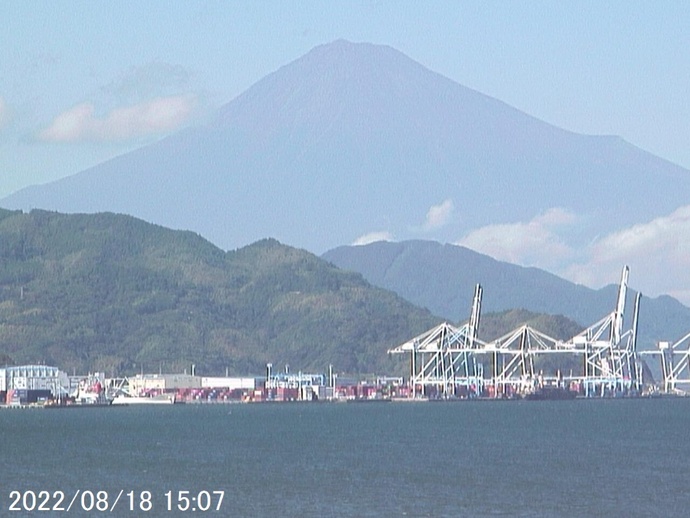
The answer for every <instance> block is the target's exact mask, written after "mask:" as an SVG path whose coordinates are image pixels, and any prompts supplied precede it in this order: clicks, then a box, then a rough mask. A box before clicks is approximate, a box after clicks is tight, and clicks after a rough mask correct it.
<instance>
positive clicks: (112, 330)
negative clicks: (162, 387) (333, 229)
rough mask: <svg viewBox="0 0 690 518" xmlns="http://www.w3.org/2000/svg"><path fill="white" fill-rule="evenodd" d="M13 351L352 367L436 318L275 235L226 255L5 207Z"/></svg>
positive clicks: (146, 360)
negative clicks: (295, 247) (7, 211)
mask: <svg viewBox="0 0 690 518" xmlns="http://www.w3.org/2000/svg"><path fill="white" fill-rule="evenodd" d="M3 216H5V217H3V218H2V219H0V260H1V261H2V263H1V266H0V354H6V355H7V356H8V357H9V358H11V359H12V360H13V361H15V362H46V363H53V364H57V365H60V366H62V367H63V368H66V369H68V370H70V371H71V370H77V371H81V370H87V369H98V370H101V369H102V370H105V371H106V372H107V373H113V374H116V373H126V372H131V371H136V370H139V369H141V368H144V369H146V370H158V369H159V368H162V369H164V370H167V371H178V370H182V369H184V368H188V367H189V365H190V364H192V363H194V364H196V365H197V370H198V371H199V372H203V371H206V372H216V373H218V372H225V370H226V369H227V370H228V371H230V372H234V373H242V374H247V373H252V372H253V373H258V372H262V371H263V368H264V365H265V363H266V362H268V361H270V362H274V363H275V364H276V365H280V364H283V363H287V364H291V365H293V366H294V367H295V368H303V369H318V370H324V369H325V368H326V367H327V365H328V364H329V363H332V364H333V365H335V366H336V368H338V369H339V370H343V371H349V372H363V371H375V370H380V369H382V368H386V369H388V368H389V367H391V365H390V363H389V362H390V361H389V360H388V358H387V357H386V355H385V351H386V350H387V349H388V348H389V347H390V346H391V345H393V344H395V343H397V342H399V341H403V340H404V339H406V338H407V337H408V336H410V335H411V334H414V333H417V332H419V331H421V330H423V329H424V328H425V327H426V326H430V325H432V324H433V323H434V322H436V321H437V319H435V318H433V317H432V316H431V315H430V314H429V313H428V312H426V311H423V310H420V309H418V308H415V307H414V306H412V305H411V304H409V303H407V302H405V301H403V300H402V299H400V298H399V297H397V296H395V295H393V294H391V293H389V292H386V291H384V290H380V289H377V288H373V287H371V286H370V285H368V284H367V283H366V282H365V281H364V280H363V279H362V277H361V276H359V275H357V274H351V273H345V272H342V271H340V270H338V269H337V268H335V267H334V266H332V265H330V264H329V263H327V262H325V261H323V260H321V259H319V258H317V257H316V256H314V255H312V254H310V253H308V252H306V251H303V250H297V249H294V248H291V247H287V246H284V245H281V244H280V243H278V242H277V241H274V240H263V241H260V242H258V243H256V244H254V245H251V246H248V247H245V248H242V249H240V250H237V251H232V252H227V253H226V252H223V251H222V250H220V249H218V248H217V247H215V246H213V245H212V244H210V243H209V242H207V241H205V240H204V239H202V238H201V237H199V236H198V235H196V234H193V233H190V232H180V231H172V230H168V229H165V228H162V227H158V226H155V225H150V224H148V223H145V222H143V221H140V220H137V219H135V218H132V217H128V216H122V215H115V214H96V215H62V214H57V213H52V212H45V211H32V212H31V213H29V214H21V213H11V214H5V213H3Z"/></svg>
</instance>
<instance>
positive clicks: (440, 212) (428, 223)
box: [422, 199, 454, 232]
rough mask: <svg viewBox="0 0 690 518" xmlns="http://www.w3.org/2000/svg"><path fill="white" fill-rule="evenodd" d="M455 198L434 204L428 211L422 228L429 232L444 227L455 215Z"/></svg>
mask: <svg viewBox="0 0 690 518" xmlns="http://www.w3.org/2000/svg"><path fill="white" fill-rule="evenodd" d="M453 209H454V207H453V200H451V199H447V200H445V201H443V202H442V203H440V204H439V205H432V206H431V207H430V208H429V210H428V211H427V213H426V218H425V220H424V224H423V225H422V230H424V231H425V232H429V231H431V230H436V229H438V228H441V227H443V226H444V225H446V224H447V223H448V221H450V217H451V216H452V215H453Z"/></svg>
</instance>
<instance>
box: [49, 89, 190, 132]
mask: <svg viewBox="0 0 690 518" xmlns="http://www.w3.org/2000/svg"><path fill="white" fill-rule="evenodd" d="M195 102H196V98H195V97H194V96H191V95H178V96H171V97H157V98H155V99H152V100H150V101H146V102H143V103H139V104H135V105H132V106H127V107H124V108H117V109H115V110H113V111H111V112H110V113H108V114H107V115H105V116H104V117H102V118H98V117H97V116H95V114H94V112H95V108H94V106H93V104H91V103H82V104H79V105H77V106H75V107H73V108H71V109H69V110H67V111H66V112H63V113H61V114H60V115H58V116H57V117H56V118H55V119H54V120H53V122H52V123H51V125H50V126H49V127H48V128H46V129H44V130H43V131H41V133H40V134H39V138H40V139H41V140H44V141H49V142H80V141H121V140H128V139H132V138H137V137H144V136H147V135H155V134H160V133H165V132H168V131H172V130H175V129H177V128H179V127H181V126H182V125H183V124H184V123H185V122H186V121H187V120H188V119H189V117H190V115H191V113H192V111H193V109H194V105H195Z"/></svg>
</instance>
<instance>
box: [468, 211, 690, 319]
mask: <svg viewBox="0 0 690 518" xmlns="http://www.w3.org/2000/svg"><path fill="white" fill-rule="evenodd" d="M576 222H577V218H576V216H575V215H574V214H572V213H571V212H569V211H566V210H563V209H558V208H556V209H550V210H548V211H547V212H545V213H543V214H541V215H539V216H537V217H535V218H533V219H532V220H531V221H528V222H517V223H507V224H501V225H489V226H486V227H482V228H479V229H477V230H474V231H472V232H470V233H469V234H467V235H466V236H465V237H464V238H462V239H461V240H460V241H459V242H458V243H457V244H459V245H463V246H466V247H468V248H471V249H473V250H476V251H478V252H480V253H484V254H487V255H490V256H491V257H494V258H496V259H499V260H502V261H508V262H510V263H513V264H519V265H522V266H536V267H538V268H543V269H545V270H547V271H550V272H552V273H554V274H556V275H559V276H561V277H563V278H566V279H568V280H570V281H572V282H577V283H580V284H583V285H585V286H589V287H591V288H601V287H602V286H605V285H607V284H615V283H617V282H618V280H619V278H620V272H621V268H622V267H623V266H624V265H628V266H630V286H631V287H632V288H633V289H635V290H639V291H641V292H642V293H644V294H645V295H649V296H651V297H656V296H658V295H661V294H668V295H671V296H673V297H676V298H677V299H678V300H680V301H681V302H683V303H684V304H686V305H690V273H688V272H690V205H687V206H684V207H680V208H679V209H677V210H676V211H674V212H673V213H671V214H669V215H667V216H663V217H659V218H655V219H654V220H652V221H649V222H647V223H641V224H637V225H633V226H631V227H629V228H625V229H622V230H619V231H616V232H613V233H611V234H608V235H606V236H604V237H602V238H599V239H597V240H596V241H594V242H592V243H590V244H589V245H587V246H583V247H574V246H572V245H571V244H569V243H568V242H567V240H566V238H565V237H564V236H565V234H566V232H567V231H568V230H569V226H571V225H572V224H574V223H576Z"/></svg>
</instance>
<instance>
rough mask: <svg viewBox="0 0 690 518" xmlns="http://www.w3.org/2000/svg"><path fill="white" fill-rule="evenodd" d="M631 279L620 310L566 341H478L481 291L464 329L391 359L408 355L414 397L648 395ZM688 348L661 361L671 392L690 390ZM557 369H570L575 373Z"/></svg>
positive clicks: (445, 331)
mask: <svg viewBox="0 0 690 518" xmlns="http://www.w3.org/2000/svg"><path fill="white" fill-rule="evenodd" d="M629 274H630V269H629V268H628V267H627V266H625V267H624V268H623V272H622V275H621V282H620V285H619V289H618V297H617V299H616V306H615V308H614V310H613V311H612V312H611V313H609V314H608V315H606V316H605V317H604V318H602V319H601V320H600V321H598V322H596V323H595V324H593V325H592V326H590V327H588V328H587V329H585V330H583V331H582V332H581V333H578V334H577V335H576V336H574V337H573V338H571V339H570V340H567V341H563V340H558V339H556V338H553V337H550V336H548V335H547V334H545V333H543V332H540V331H537V330H536V329H534V328H532V327H530V326H529V325H522V326H520V327H518V328H517V329H515V330H513V331H511V332H509V333H507V334H505V335H503V336H501V337H499V338H497V339H495V340H493V341H492V342H489V343H486V342H483V341H481V340H479V338H478V331H479V321H480V314H481V303H482V288H481V286H480V285H479V284H477V285H476V287H475V291H474V298H473V301H472V310H471V313H470V319H469V321H468V322H467V323H466V324H465V325H463V326H461V327H456V326H453V325H452V324H449V323H448V322H443V323H442V324H439V325H438V326H436V327H434V328H432V329H429V330H428V331H426V332H424V333H422V334H421V335H419V336H416V337H414V338H412V339H411V340H409V341H407V342H405V343H403V344H401V345H399V346H397V347H395V348H393V349H390V350H389V351H388V352H389V353H391V354H407V355H408V356H409V358H410V384H411V387H412V396H413V397H416V396H417V395H433V396H434V397H439V398H456V397H475V396H486V397H519V396H529V395H530V394H534V393H535V392H538V391H539V390H541V389H544V388H555V387H557V388H560V389H564V390H567V391H574V392H577V393H578V394H579V395H581V396H587V397H592V396H600V397H603V396H618V395H636V394H639V393H640V391H641V388H642V376H641V372H642V369H641V365H640V362H639V359H638V355H637V327H638V315H639V307H640V297H641V296H640V294H638V295H637V297H636V299H635V307H634V311H633V319H632V325H631V327H630V328H629V329H627V330H625V328H624V314H625V306H626V296H627V291H628V277H629ZM685 341H690V334H689V335H688V336H686V337H684V338H683V339H682V340H681V341H680V342H679V343H677V344H675V345H673V346H670V345H668V346H667V347H666V349H664V350H665V351H666V352H665V353H664V354H662V363H663V365H662V368H663V369H664V373H665V374H664V376H665V379H668V380H670V381H669V382H668V383H667V387H668V388H667V390H671V389H675V384H677V383H681V376H682V375H684V376H685V378H683V380H684V381H683V382H687V383H688V384H690V344H689V345H688V346H687V347H685V345H681V343H682V342H685ZM678 355H681V356H678ZM549 357H550V358H551V359H550V360H549V359H548V358H549ZM554 365H555V366H556V367H554ZM558 365H568V366H569V372H567V373H566V372H562V371H561V369H560V368H559V367H558ZM420 392H421V394H420Z"/></svg>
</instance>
